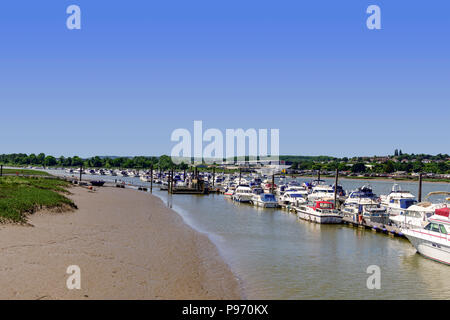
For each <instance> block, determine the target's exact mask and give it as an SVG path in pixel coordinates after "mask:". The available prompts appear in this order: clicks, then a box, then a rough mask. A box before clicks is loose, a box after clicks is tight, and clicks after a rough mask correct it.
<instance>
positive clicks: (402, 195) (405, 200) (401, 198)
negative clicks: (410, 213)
mask: <svg viewBox="0 0 450 320" xmlns="http://www.w3.org/2000/svg"><path fill="white" fill-rule="evenodd" d="M380 200H381V204H382V205H383V206H384V207H386V209H387V212H388V213H389V215H390V216H396V215H399V214H403V213H404V212H405V210H406V209H408V208H409V207H410V206H412V205H413V204H416V203H417V200H416V197H415V196H414V195H413V194H412V193H411V192H409V191H403V190H402V189H401V188H400V186H399V185H398V184H394V185H393V186H392V191H391V192H390V193H389V194H388V195H382V196H380Z"/></svg>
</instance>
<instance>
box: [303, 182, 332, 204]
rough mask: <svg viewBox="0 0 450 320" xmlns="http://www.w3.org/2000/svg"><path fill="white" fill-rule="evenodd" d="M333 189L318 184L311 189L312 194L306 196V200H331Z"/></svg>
mask: <svg viewBox="0 0 450 320" xmlns="http://www.w3.org/2000/svg"><path fill="white" fill-rule="evenodd" d="M333 198H334V188H333V187H332V186H329V185H324V184H319V185H317V186H315V187H313V188H312V192H311V193H310V194H309V195H308V200H310V201H316V200H321V199H326V200H328V199H333Z"/></svg>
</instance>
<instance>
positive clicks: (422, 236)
mask: <svg viewBox="0 0 450 320" xmlns="http://www.w3.org/2000/svg"><path fill="white" fill-rule="evenodd" d="M449 214H450V208H447V207H446V208H441V209H436V210H435V214H434V215H432V216H431V217H430V218H429V219H428V220H429V223H428V224H427V225H426V226H425V227H423V228H411V229H402V232H403V234H404V235H405V236H406V237H407V238H408V240H409V241H410V242H411V244H412V245H413V246H414V247H415V248H416V250H417V252H419V253H420V254H422V255H423V256H425V257H427V258H429V259H431V260H434V261H438V262H441V263H445V264H447V265H450V236H449V232H450V219H449Z"/></svg>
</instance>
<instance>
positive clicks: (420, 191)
mask: <svg viewBox="0 0 450 320" xmlns="http://www.w3.org/2000/svg"><path fill="white" fill-rule="evenodd" d="M417 199H418V200H419V202H422V173H419V195H418V197H417Z"/></svg>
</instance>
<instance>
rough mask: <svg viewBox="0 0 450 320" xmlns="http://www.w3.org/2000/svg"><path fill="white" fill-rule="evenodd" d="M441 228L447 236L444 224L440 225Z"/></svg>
mask: <svg viewBox="0 0 450 320" xmlns="http://www.w3.org/2000/svg"><path fill="white" fill-rule="evenodd" d="M439 227H440V228H441V233H443V234H447V230H446V229H445V227H444V226H443V225H442V224H440V225H439Z"/></svg>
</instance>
